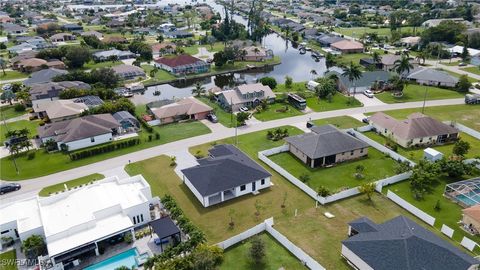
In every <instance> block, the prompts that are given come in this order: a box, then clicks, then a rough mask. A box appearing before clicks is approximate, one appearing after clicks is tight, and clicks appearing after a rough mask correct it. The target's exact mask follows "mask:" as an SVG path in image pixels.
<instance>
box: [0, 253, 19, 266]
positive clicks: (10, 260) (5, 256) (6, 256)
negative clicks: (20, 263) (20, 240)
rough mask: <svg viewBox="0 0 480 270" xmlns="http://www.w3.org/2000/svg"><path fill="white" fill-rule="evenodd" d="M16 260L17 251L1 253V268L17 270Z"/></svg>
mask: <svg viewBox="0 0 480 270" xmlns="http://www.w3.org/2000/svg"><path fill="white" fill-rule="evenodd" d="M16 259H17V253H16V251H15V249H12V250H9V251H7V252H4V253H0V263H1V264H0V266H2V267H1V268H2V270H17V269H18V267H17V264H16V261H15V260H16Z"/></svg>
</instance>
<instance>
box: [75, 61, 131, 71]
mask: <svg viewBox="0 0 480 270" xmlns="http://www.w3.org/2000/svg"><path fill="white" fill-rule="evenodd" d="M121 64H123V62H122V61H115V62H112V61H103V62H98V63H96V62H94V61H90V62H88V63H86V64H85V65H83V69H96V68H104V67H114V66H118V65H121Z"/></svg>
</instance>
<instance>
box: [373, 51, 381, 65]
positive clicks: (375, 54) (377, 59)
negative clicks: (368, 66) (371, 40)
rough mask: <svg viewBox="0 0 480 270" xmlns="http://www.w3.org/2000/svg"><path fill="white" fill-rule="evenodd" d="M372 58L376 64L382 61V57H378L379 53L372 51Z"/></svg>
mask: <svg viewBox="0 0 480 270" xmlns="http://www.w3.org/2000/svg"><path fill="white" fill-rule="evenodd" d="M372 59H373V62H375V63H376V64H378V63H380V62H382V58H381V57H380V54H379V53H378V52H373V53H372Z"/></svg>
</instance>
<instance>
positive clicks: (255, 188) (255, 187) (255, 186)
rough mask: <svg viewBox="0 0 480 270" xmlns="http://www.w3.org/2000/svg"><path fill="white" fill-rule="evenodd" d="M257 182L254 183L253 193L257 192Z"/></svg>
mask: <svg viewBox="0 0 480 270" xmlns="http://www.w3.org/2000/svg"><path fill="white" fill-rule="evenodd" d="M256 184H257V182H252V191H255V190H257V185H256Z"/></svg>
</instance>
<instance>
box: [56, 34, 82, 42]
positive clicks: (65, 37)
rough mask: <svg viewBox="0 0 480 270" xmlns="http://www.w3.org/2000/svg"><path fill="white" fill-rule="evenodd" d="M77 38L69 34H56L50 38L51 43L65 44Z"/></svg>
mask: <svg viewBox="0 0 480 270" xmlns="http://www.w3.org/2000/svg"><path fill="white" fill-rule="evenodd" d="M76 39H77V37H76V36H74V35H72V34H69V33H58V34H55V35H52V36H51V37H50V41H51V42H65V41H70V40H76Z"/></svg>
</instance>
